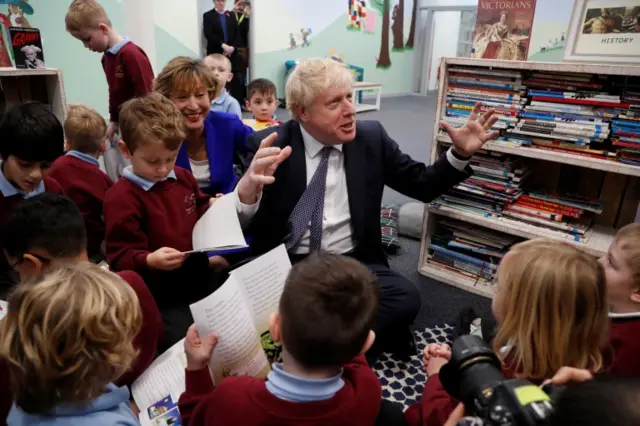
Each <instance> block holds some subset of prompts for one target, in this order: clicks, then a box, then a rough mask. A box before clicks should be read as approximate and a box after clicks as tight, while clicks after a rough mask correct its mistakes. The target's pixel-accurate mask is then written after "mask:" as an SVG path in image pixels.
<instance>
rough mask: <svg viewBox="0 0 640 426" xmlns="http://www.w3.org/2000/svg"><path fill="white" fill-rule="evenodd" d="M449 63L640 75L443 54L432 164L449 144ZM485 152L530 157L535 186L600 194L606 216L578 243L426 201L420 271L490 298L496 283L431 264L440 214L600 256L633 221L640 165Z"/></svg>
mask: <svg viewBox="0 0 640 426" xmlns="http://www.w3.org/2000/svg"><path fill="white" fill-rule="evenodd" d="M451 66H473V67H483V68H485V69H497V70H511V71H514V70H527V71H532V70H534V71H535V70H537V71H548V72H571V73H585V74H601V75H623V76H640V66H613V65H593V64H578V63H559V62H558V63H546V62H520V61H500V60H486V59H469V58H443V59H442V62H441V65H440V74H439V75H440V81H439V87H438V107H437V113H436V114H437V115H436V117H437V119H436V122H435V124H434V132H433V134H434V140H433V143H432V149H431V155H430V160H431V163H433V162H434V161H435V160H436V159H437V158H438V157H439V156H440V155H441V154H442V153H443V152H444V151H445V150H446V149H448V148H449V147H450V145H451V140H450V139H449V137H448V136H447V134H446V132H444V131H442V130H440V126H439V124H438V121H439V120H440V118H441V117H442V116H443V115H444V113H445V109H446V93H447V85H448V81H447V78H448V70H449V68H450V67H451ZM484 149H485V150H487V151H496V152H502V153H507V154H511V155H515V156H520V157H526V158H528V159H530V160H528V161H530V162H531V164H532V166H533V170H534V172H533V176H532V179H533V180H534V182H535V184H536V185H538V186H541V187H544V188H545V189H548V190H566V189H569V190H571V191H572V192H575V193H579V194H581V195H585V196H589V197H593V198H599V199H600V201H601V202H602V203H603V205H604V210H603V212H602V214H600V215H598V216H597V217H596V221H595V225H594V226H593V228H592V229H591V230H590V231H589V232H590V236H589V238H588V240H587V241H586V242H575V241H571V240H569V239H566V238H563V237H562V236H557V235H552V234H554V233H550V232H548V231H547V230H546V228H543V227H539V226H535V225H531V224H528V223H525V222H521V221H518V220H515V219H511V218H508V217H504V216H494V215H480V214H476V213H470V212H466V211H462V210H458V209H454V208H450V207H447V206H438V207H435V206H432V205H429V204H427V205H425V214H424V222H423V227H422V246H421V249H420V259H419V264H418V270H419V272H420V273H421V274H422V275H425V276H427V277H430V278H433V279H436V280H438V281H441V282H444V283H446V284H449V285H452V286H455V287H458V288H461V289H464V290H466V291H469V292H472V293H475V294H479V295H482V296H486V297H492V296H493V293H494V289H493V286H492V285H489V284H486V283H483V282H481V281H478V280H475V279H472V278H467V277H465V276H463V275H461V274H457V273H455V272H449V271H446V270H443V269H440V268H437V267H434V266H432V265H430V264H429V263H428V262H427V259H428V244H429V241H430V236H431V234H432V233H433V230H434V228H435V226H436V224H437V222H438V220H440V219H441V218H443V217H444V218H451V219H456V220H460V221H464V222H467V223H471V224H474V225H478V226H481V227H484V228H488V229H491V230H494V231H499V232H503V233H505V234H509V235H515V236H518V237H521V238H525V239H532V238H539V237H546V238H552V239H556V240H558V241H565V242H569V243H570V244H573V245H575V246H576V247H579V248H580V249H582V250H584V251H585V252H587V253H589V254H592V255H594V256H602V255H603V254H605V253H606V252H607V250H608V248H609V245H610V244H611V242H612V241H613V238H614V236H615V233H616V230H617V229H619V228H620V227H622V226H624V225H626V224H628V223H631V222H633V221H634V218H635V215H636V211H637V209H638V204H639V201H640V166H633V165H626V164H622V163H620V162H616V161H611V160H606V159H598V158H591V157H584V156H578V155H575V154H571V153H563V152H555V151H546V150H542V149H538V148H533V147H524V146H522V147H509V146H505V145H500V144H496V143H491V142H489V143H487V144H486V145H485V147H484Z"/></svg>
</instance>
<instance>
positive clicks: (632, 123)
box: [611, 86, 640, 166]
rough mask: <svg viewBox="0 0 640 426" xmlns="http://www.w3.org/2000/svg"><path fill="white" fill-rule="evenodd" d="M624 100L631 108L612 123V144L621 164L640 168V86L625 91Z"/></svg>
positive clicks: (623, 93)
mask: <svg viewBox="0 0 640 426" xmlns="http://www.w3.org/2000/svg"><path fill="white" fill-rule="evenodd" d="M622 99H623V101H624V102H626V103H628V104H629V108H627V110H625V111H622V112H621V113H620V114H619V115H618V119H617V120H613V121H612V123H611V128H612V138H611V143H612V145H613V147H614V148H616V150H617V154H618V157H619V160H620V162H621V163H624V164H631V165H634V166H640V86H637V87H634V88H633V89H632V90H624V91H623V92H622Z"/></svg>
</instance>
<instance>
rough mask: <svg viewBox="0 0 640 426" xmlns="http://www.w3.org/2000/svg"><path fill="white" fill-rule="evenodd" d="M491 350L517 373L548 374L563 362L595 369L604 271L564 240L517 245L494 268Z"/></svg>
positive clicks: (604, 329)
mask: <svg viewBox="0 0 640 426" xmlns="http://www.w3.org/2000/svg"><path fill="white" fill-rule="evenodd" d="M498 286H499V293H498V294H497V295H496V298H497V300H496V302H497V303H498V309H499V311H500V316H501V317H502V318H501V319H500V325H499V327H498V333H497V335H496V337H495V339H494V349H495V350H496V352H497V353H498V352H501V350H502V351H503V348H508V349H507V351H506V353H505V352H502V357H503V361H504V362H506V363H507V364H508V366H509V368H512V369H513V370H514V371H516V373H517V374H518V376H520V377H524V378H529V379H545V378H550V377H552V376H553V374H555V372H556V371H557V370H558V369H559V368H560V367H562V366H570V367H575V368H582V369H587V370H589V371H592V372H595V371H599V370H600V369H601V368H602V366H603V360H602V354H601V350H602V347H603V345H604V344H605V343H606V339H607V334H608V330H609V322H608V318H607V313H608V305H607V296H606V295H607V290H606V284H605V276H604V270H603V268H602V266H601V265H600V264H599V263H598V262H597V260H596V259H595V258H594V257H592V256H589V255H588V254H586V253H584V252H582V251H580V250H578V249H577V248H575V247H572V246H570V245H569V244H565V243H561V242H558V241H552V240H546V239H538V240H530V241H526V242H523V243H520V244H516V245H515V246H513V248H512V249H511V250H510V251H509V253H508V254H507V255H506V256H505V257H504V259H503V260H502V262H501V263H500V266H499V268H498Z"/></svg>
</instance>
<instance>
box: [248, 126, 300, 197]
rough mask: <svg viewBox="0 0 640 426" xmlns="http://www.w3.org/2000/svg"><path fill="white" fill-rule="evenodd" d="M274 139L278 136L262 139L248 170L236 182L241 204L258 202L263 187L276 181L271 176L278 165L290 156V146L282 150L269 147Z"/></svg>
mask: <svg viewBox="0 0 640 426" xmlns="http://www.w3.org/2000/svg"><path fill="white" fill-rule="evenodd" d="M276 139H278V134H277V133H275V132H274V133H271V134H270V135H269V136H267V137H266V138H264V139H262V142H260V148H258V151H257V152H256V153H255V155H254V156H253V160H252V161H251V165H249V169H248V170H247V172H246V173H245V174H244V176H242V179H240V182H238V197H239V198H240V201H241V202H242V203H243V204H255V203H256V202H257V201H258V196H259V195H260V193H261V192H262V188H263V187H264V185H269V184H272V183H273V182H274V181H275V180H276V178H275V177H273V174H274V173H275V172H276V169H277V168H278V166H279V165H280V163H282V162H283V161H284V160H286V159H287V158H288V157H289V155H291V147H290V146H287V147H285V148H284V149H280V148H278V147H273V146H271V145H273V143H274V142H275V140H276Z"/></svg>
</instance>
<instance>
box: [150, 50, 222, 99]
mask: <svg viewBox="0 0 640 426" xmlns="http://www.w3.org/2000/svg"><path fill="white" fill-rule="evenodd" d="M219 84H220V83H218V80H216V78H215V76H214V75H213V73H212V72H211V70H210V69H209V67H207V66H206V65H205V64H204V63H203V62H202V61H201V60H200V59H194V58H189V57H187V56H177V57H175V58H173V59H172V60H170V61H169V62H168V63H167V65H165V66H164V68H163V69H162V71H160V74H158V76H157V77H156V78H155V80H154V81H153V91H154V92H158V93H160V94H162V95H163V96H165V97H167V98H169V99H171V96H172V94H174V93H176V92H178V93H180V92H182V93H190V92H192V91H194V90H195V89H197V88H198V86H199V85H202V86H204V88H205V90H206V91H207V93H208V94H209V100H210V101H213V100H214V99H215V98H216V93H218V88H219Z"/></svg>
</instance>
